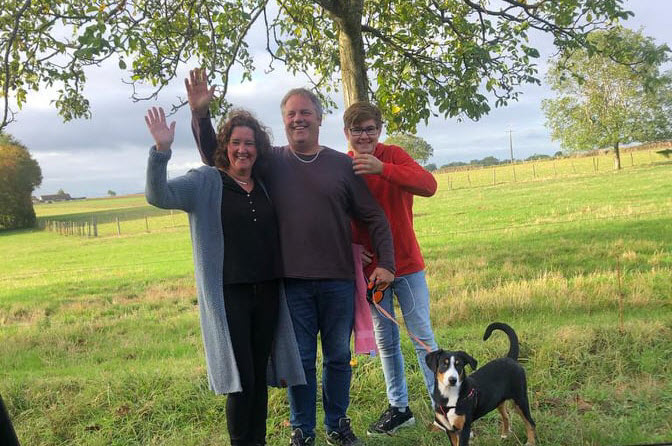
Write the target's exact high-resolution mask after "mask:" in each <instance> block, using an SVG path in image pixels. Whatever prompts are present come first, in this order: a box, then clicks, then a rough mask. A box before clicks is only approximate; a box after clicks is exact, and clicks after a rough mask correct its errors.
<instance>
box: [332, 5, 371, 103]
mask: <svg viewBox="0 0 672 446" xmlns="http://www.w3.org/2000/svg"><path fill="white" fill-rule="evenodd" d="M339 3H340V8H338V11H336V12H335V13H334V19H335V21H336V23H337V24H338V27H339V33H338V47H339V56H340V64H341V76H342V81H343V98H344V100H345V106H346V107H348V106H350V105H351V104H352V103H354V102H357V101H368V100H369V91H368V85H369V80H368V77H367V74H366V59H365V51H364V41H363V38H362V11H363V7H364V6H363V0H344V1H342V2H339Z"/></svg>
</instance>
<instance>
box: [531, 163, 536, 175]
mask: <svg viewBox="0 0 672 446" xmlns="http://www.w3.org/2000/svg"><path fill="white" fill-rule="evenodd" d="M532 175H534V178H537V164H536V163H532Z"/></svg>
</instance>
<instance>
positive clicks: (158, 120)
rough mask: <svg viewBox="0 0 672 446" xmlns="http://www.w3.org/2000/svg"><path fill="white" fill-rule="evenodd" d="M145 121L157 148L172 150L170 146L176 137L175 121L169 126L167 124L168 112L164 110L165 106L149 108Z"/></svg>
mask: <svg viewBox="0 0 672 446" xmlns="http://www.w3.org/2000/svg"><path fill="white" fill-rule="evenodd" d="M145 122H146V123H147V128H148V129H149V133H151V134H152V138H154V143H155V144H156V150H161V151H165V150H170V146H171V145H172V144H173V140H174V139H175V121H173V122H171V123H170V127H169V126H168V125H167V124H166V114H165V113H164V112H163V108H161V107H159V108H158V109H157V108H156V107H152V108H151V109H150V110H147V116H145Z"/></svg>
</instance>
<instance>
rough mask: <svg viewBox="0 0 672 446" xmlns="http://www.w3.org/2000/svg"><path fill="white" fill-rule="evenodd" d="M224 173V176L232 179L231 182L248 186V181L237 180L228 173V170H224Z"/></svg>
mask: <svg viewBox="0 0 672 446" xmlns="http://www.w3.org/2000/svg"><path fill="white" fill-rule="evenodd" d="M224 172H226V174H227V175H228V176H229V177H231V178H233V181H235V182H236V183H238V184H242V185H243V186H247V185H248V184H250V182H249V180H248V181H243V180H239V179H238V178H236V177H234V176H233V174H232V173H231V172H229V171H228V170H225V171H224Z"/></svg>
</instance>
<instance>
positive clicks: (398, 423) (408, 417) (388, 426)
mask: <svg viewBox="0 0 672 446" xmlns="http://www.w3.org/2000/svg"><path fill="white" fill-rule="evenodd" d="M414 424H415V418H414V417H413V412H411V409H410V408H409V407H406V411H405V412H401V411H400V410H399V409H398V408H397V407H392V406H390V407H388V408H387V410H386V411H385V412H383V413H382V415H381V416H380V418H378V421H376V422H375V423H373V424H371V426H369V428H368V429H367V430H366V434H367V435H383V434H387V435H392V434H393V433H395V432H396V431H397V430H398V429H401V428H403V427H409V426H413V425H414Z"/></svg>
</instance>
